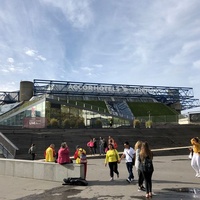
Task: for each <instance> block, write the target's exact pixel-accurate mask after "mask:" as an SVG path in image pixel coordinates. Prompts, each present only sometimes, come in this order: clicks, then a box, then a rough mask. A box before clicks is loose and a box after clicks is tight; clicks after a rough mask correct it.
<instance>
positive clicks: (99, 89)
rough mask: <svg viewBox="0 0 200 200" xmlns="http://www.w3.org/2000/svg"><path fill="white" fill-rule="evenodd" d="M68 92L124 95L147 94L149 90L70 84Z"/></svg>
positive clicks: (119, 86) (117, 86)
mask: <svg viewBox="0 0 200 200" xmlns="http://www.w3.org/2000/svg"><path fill="white" fill-rule="evenodd" d="M66 90H67V91H73V92H92V93H119V94H121V93H123V94H147V89H145V88H141V87H128V86H123V85H112V86H111V85H100V84H99V85H89V84H84V85H83V84H69V85H68V86H67V88H66Z"/></svg>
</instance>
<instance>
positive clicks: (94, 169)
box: [0, 155, 200, 200]
mask: <svg viewBox="0 0 200 200" xmlns="http://www.w3.org/2000/svg"><path fill="white" fill-rule="evenodd" d="M154 168H155V171H154V174H153V192H154V195H153V199H156V200H168V199H170V200H178V199H180V200H181V199H182V200H184V199H185V200H186V199H187V200H190V199H200V178H195V177H194V175H195V173H194V171H193V169H192V168H191V166H190V160H189V159H188V155H185V156H182V155H181V156H163V157H160V156H159V157H155V158H154ZM22 170H23V169H22ZM119 172H120V177H119V178H118V179H117V178H116V179H115V180H114V181H112V182H110V181H109V169H108V167H105V166H104V159H89V161H88V173H87V180H88V183H89V184H88V186H68V185H67V186H66V185H65V186H63V185H62V182H61V183H59V182H50V181H40V180H33V179H24V178H14V177H6V176H0V200H12V199H18V200H36V199H37V200H39V199H44V200H49V199H53V200H64V199H71V200H76V199H82V200H84V199H85V200H86V199H92V200H112V199H113V200H114V199H115V200H119V199H120V200H129V199H136V200H137V199H146V198H145V192H138V191H137V188H138V187H137V181H136V180H137V175H136V172H135V169H134V175H135V179H136V180H135V181H133V182H132V183H131V184H129V183H127V182H126V181H125V179H126V178H127V170H126V168H125V163H124V161H123V162H122V163H121V164H119Z"/></svg>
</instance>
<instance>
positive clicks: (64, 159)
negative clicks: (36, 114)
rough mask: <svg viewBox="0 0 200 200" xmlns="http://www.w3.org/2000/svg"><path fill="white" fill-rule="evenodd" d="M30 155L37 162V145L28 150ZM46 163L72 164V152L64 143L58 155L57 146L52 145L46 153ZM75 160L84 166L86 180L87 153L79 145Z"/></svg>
mask: <svg viewBox="0 0 200 200" xmlns="http://www.w3.org/2000/svg"><path fill="white" fill-rule="evenodd" d="M28 153H29V154H31V159H32V160H35V156H36V145H35V144H32V145H31V147H30V148H29V150H28ZM44 158H45V162H56V163H58V164H61V165H63V164H69V163H72V162H73V161H72V159H71V158H70V150H69V147H68V145H67V143H66V142H62V143H61V146H60V148H59V150H58V152H57V153H56V150H55V144H50V145H49V147H48V148H47V149H46V150H45V151H44ZM74 159H75V161H76V163H77V164H84V178H86V172H87V157H86V151H85V150H84V149H83V148H81V147H80V146H79V145H77V146H76V150H75V153H74Z"/></svg>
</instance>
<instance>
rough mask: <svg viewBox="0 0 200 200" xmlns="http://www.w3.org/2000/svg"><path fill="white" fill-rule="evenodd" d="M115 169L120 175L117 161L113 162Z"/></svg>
mask: <svg viewBox="0 0 200 200" xmlns="http://www.w3.org/2000/svg"><path fill="white" fill-rule="evenodd" d="M113 171H114V172H115V173H116V174H117V177H119V171H118V164H117V162H113Z"/></svg>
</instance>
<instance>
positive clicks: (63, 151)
mask: <svg viewBox="0 0 200 200" xmlns="http://www.w3.org/2000/svg"><path fill="white" fill-rule="evenodd" d="M69 153H70V151H69V148H68V146H67V143H66V142H63V143H62V144H61V147H60V149H59V150H58V159H57V163H59V164H67V163H71V160H70V156H69Z"/></svg>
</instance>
